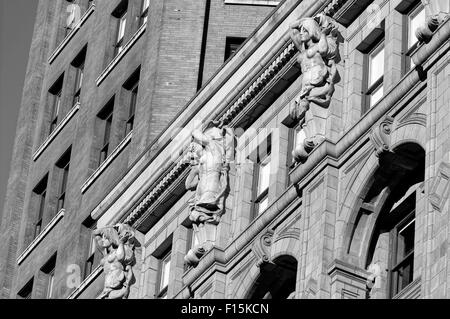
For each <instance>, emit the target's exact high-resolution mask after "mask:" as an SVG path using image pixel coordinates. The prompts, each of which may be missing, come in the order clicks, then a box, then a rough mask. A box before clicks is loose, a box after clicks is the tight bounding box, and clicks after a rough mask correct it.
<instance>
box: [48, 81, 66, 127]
mask: <svg viewBox="0 0 450 319" xmlns="http://www.w3.org/2000/svg"><path fill="white" fill-rule="evenodd" d="M62 89H63V75H61V76H60V77H59V79H58V80H57V81H56V82H55V84H53V86H52V87H51V88H50V90H49V93H50V104H51V106H50V128H49V132H48V135H50V134H52V133H53V131H54V130H55V128H56V126H57V125H58V121H59V119H60V113H61V102H62Z"/></svg>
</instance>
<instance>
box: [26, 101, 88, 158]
mask: <svg viewBox="0 0 450 319" xmlns="http://www.w3.org/2000/svg"><path fill="white" fill-rule="evenodd" d="M79 109H80V103H79V102H78V103H77V104H75V106H74V107H73V108H72V109H71V110H70V111H69V113H67V115H66V116H65V117H64V118H63V120H62V121H61V122H60V123H59V124H58V126H56V128H55V130H54V131H53V132H52V134H50V135H49V136H48V137H47V139H46V140H45V141H44V143H42V145H41V146H39V148H38V149H37V150H36V152H34V154H33V161H36V160H37V159H38V158H39V156H41V154H42V153H43V152H44V150H45V149H46V148H47V147H48V146H49V145H50V143H51V142H52V141H53V140H54V139H55V137H56V136H57V135H58V134H59V132H61V130H62V129H63V128H64V126H66V124H67V123H68V122H69V121H70V119H71V118H72V117H73V116H74V115H75V114H76V113H77V112H78V110H79Z"/></svg>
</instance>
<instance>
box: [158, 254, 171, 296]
mask: <svg viewBox="0 0 450 319" xmlns="http://www.w3.org/2000/svg"><path fill="white" fill-rule="evenodd" d="M169 274H170V255H168V256H167V257H166V258H165V259H164V260H163V261H162V265H161V285H160V289H159V290H163V289H164V288H166V287H167V286H168V285H169Z"/></svg>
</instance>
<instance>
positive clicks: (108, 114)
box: [97, 98, 114, 166]
mask: <svg viewBox="0 0 450 319" xmlns="http://www.w3.org/2000/svg"><path fill="white" fill-rule="evenodd" d="M113 111H114V98H112V99H111V100H110V101H109V102H108V103H107V105H106V106H105V107H104V108H103V110H102V111H101V112H100V113H99V114H98V116H97V117H98V118H99V119H100V120H101V122H102V127H103V130H102V136H101V147H100V154H99V159H98V166H100V165H101V164H102V163H103V162H104V161H105V160H106V159H107V158H108V155H109V153H110V151H111V150H110V143H111V141H110V139H111V128H112V121H113Z"/></svg>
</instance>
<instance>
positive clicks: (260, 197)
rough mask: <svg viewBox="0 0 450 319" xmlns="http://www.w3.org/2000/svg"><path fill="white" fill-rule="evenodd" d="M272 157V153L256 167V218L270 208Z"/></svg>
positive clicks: (254, 196)
mask: <svg viewBox="0 0 450 319" xmlns="http://www.w3.org/2000/svg"><path fill="white" fill-rule="evenodd" d="M270 169H271V156H270V153H269V154H268V155H267V156H266V157H265V158H264V159H262V160H260V161H259V162H258V163H257V164H256V165H255V175H254V180H255V182H256V185H255V187H254V190H255V192H254V195H253V198H254V200H253V202H254V213H253V215H254V217H256V216H259V214H261V213H262V212H263V211H264V210H266V208H267V207H268V206H269V185H270Z"/></svg>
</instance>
